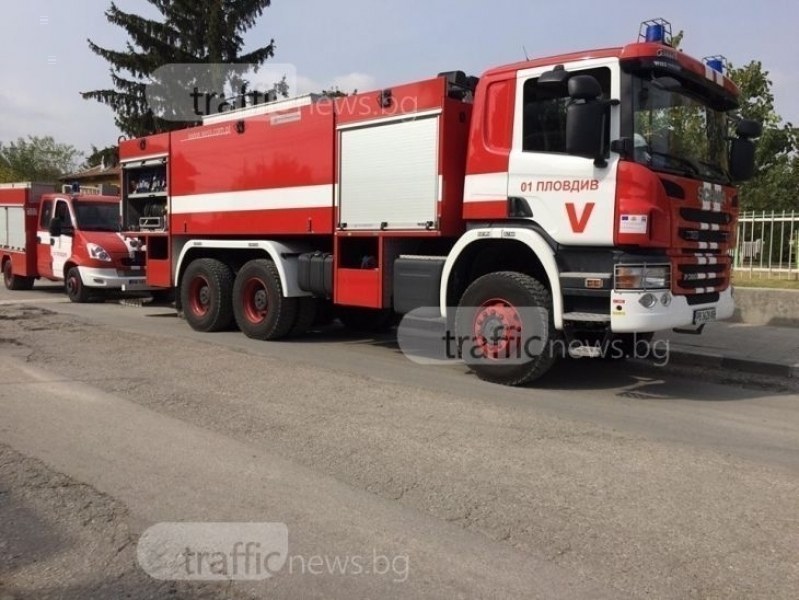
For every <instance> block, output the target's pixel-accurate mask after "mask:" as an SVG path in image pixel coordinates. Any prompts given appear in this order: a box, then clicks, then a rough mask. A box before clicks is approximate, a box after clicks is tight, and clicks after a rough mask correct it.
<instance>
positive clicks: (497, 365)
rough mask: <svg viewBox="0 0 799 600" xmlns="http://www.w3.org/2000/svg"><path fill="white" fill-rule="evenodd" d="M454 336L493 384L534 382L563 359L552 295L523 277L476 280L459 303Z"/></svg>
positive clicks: (507, 275)
mask: <svg viewBox="0 0 799 600" xmlns="http://www.w3.org/2000/svg"><path fill="white" fill-rule="evenodd" d="M455 332H456V338H455V341H456V342H457V344H458V347H457V349H456V350H457V351H459V354H460V356H461V358H462V359H463V360H464V361H465V362H466V363H467V364H468V365H469V366H470V367H471V368H472V369H473V370H474V372H475V373H476V374H477V376H478V377H480V379H483V380H485V381H490V382H492V383H499V384H503V385H523V384H525V383H528V382H530V381H534V380H536V379H538V378H539V377H541V376H542V375H544V373H546V372H547V371H548V370H549V369H550V368H551V367H552V365H553V364H555V362H556V360H557V357H558V348H557V344H555V343H554V342H555V341H556V340H557V339H558V334H557V332H556V331H555V326H554V322H553V319H552V296H551V294H550V292H549V290H548V289H547V288H546V287H545V286H544V285H542V284H541V283H540V282H539V281H538V280H537V279H535V278H533V277H531V276H529V275H525V274H523V273H516V272H512V271H503V272H498V273H490V274H488V275H484V276H483V277H480V278H479V279H477V280H475V281H474V282H473V283H472V284H471V285H470V286H469V287H468V289H467V290H466V292H464V294H463V296H462V298H461V301H460V303H459V305H458V310H457V312H456V316H455Z"/></svg>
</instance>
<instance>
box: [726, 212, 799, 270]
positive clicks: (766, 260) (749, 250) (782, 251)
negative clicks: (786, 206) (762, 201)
mask: <svg viewBox="0 0 799 600" xmlns="http://www.w3.org/2000/svg"><path fill="white" fill-rule="evenodd" d="M734 257H735V262H734V268H735V271H736V273H737V274H739V275H742V276H749V277H754V278H773V279H797V278H798V277H799V211H795V210H792V211H781V212H777V211H770V212H767V211H755V212H746V213H742V214H741V216H740V218H739V221H738V244H737V246H736V248H735V255H734Z"/></svg>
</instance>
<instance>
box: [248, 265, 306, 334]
mask: <svg viewBox="0 0 799 600" xmlns="http://www.w3.org/2000/svg"><path fill="white" fill-rule="evenodd" d="M297 305H298V299H297V298H286V297H284V296H283V286H282V285H281V284H280V274H279V273H278V271H277V267H276V266H275V263H273V262H272V261H271V260H267V259H257V260H251V261H250V262H248V263H247V264H245V265H244V266H243V267H242V268H241V270H240V271H239V273H238V275H237V276H236V283H235V285H234V286H233V312H234V314H235V315H236V323H237V324H238V326H239V329H241V331H242V332H244V335H246V336H247V337H249V338H253V339H257V340H279V339H280V338H284V337H286V336H287V335H288V334H289V333H290V332H291V330H292V327H293V326H294V324H295V322H296V320H297Z"/></svg>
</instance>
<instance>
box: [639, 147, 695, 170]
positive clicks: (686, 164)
mask: <svg viewBox="0 0 799 600" xmlns="http://www.w3.org/2000/svg"><path fill="white" fill-rule="evenodd" d="M648 152H649V154H650V155H651V156H662V157H663V158H665V159H666V160H670V161H672V162H674V163H676V164H678V165H680V166H681V167H682V169H681V171H682V172H683V174H684V175H691V176H693V177H701V176H702V174H701V173H700V172H699V168H698V167H697V166H696V165H695V164H694V163H693V162H691V161H690V160H688V159H687V158H683V157H682V156H677V155H676V154H669V153H668V152H660V151H658V150H648Z"/></svg>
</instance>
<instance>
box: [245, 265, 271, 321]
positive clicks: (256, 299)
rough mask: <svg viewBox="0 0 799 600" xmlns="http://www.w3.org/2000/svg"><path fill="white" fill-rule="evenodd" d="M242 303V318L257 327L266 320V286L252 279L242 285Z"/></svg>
mask: <svg viewBox="0 0 799 600" xmlns="http://www.w3.org/2000/svg"><path fill="white" fill-rule="evenodd" d="M241 300H242V303H243V307H244V316H245V317H247V320H248V321H249V322H250V323H252V324H254V325H257V324H259V323H263V322H264V320H265V319H266V314H267V313H268V312H269V296H268V294H267V291H266V284H265V283H264V282H263V281H262V280H260V279H258V278H257V277H253V278H251V279H248V280H247V281H246V282H245V283H244V288H243V289H242V298H241Z"/></svg>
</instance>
